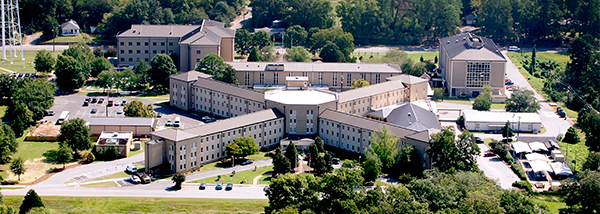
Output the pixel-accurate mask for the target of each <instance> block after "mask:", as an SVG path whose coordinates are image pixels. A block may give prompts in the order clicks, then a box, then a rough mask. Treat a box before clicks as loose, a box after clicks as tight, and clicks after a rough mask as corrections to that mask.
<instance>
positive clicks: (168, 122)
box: [165, 119, 173, 126]
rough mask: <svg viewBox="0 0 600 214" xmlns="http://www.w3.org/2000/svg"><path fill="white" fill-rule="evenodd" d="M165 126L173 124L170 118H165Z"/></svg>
mask: <svg viewBox="0 0 600 214" xmlns="http://www.w3.org/2000/svg"><path fill="white" fill-rule="evenodd" d="M165 126H173V121H172V120H171V119H169V120H167V123H166V124H165Z"/></svg>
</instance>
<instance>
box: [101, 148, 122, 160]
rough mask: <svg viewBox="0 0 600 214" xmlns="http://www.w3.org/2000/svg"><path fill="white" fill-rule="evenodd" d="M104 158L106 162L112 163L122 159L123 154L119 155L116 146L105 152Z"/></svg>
mask: <svg viewBox="0 0 600 214" xmlns="http://www.w3.org/2000/svg"><path fill="white" fill-rule="evenodd" d="M103 156H104V160H107V161H111V160H116V159H118V158H119V157H121V153H119V149H117V147H116V146H110V147H108V148H107V149H106V150H105V151H104V153H103Z"/></svg>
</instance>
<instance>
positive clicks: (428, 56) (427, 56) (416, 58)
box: [352, 51, 439, 62]
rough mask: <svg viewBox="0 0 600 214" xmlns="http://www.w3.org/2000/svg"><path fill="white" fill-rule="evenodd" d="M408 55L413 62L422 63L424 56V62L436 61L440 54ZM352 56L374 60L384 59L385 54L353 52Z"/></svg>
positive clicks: (419, 52)
mask: <svg viewBox="0 0 600 214" xmlns="http://www.w3.org/2000/svg"><path fill="white" fill-rule="evenodd" d="M406 53H407V54H408V58H409V59H411V60H412V61H413V62H419V61H421V56H423V59H424V60H428V59H431V60H434V58H435V57H436V56H438V55H439V53H438V52H424V51H412V52H406ZM352 56H355V57H356V58H359V57H361V56H362V57H363V58H369V57H371V56H373V58H382V57H383V56H385V52H353V53H352ZM438 57H439V56H438Z"/></svg>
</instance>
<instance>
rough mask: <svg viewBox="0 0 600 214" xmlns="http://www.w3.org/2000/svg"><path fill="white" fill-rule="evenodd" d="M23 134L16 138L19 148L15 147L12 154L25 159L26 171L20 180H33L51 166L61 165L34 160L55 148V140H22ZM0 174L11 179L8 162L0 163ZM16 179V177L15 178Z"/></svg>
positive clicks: (23, 138)
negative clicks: (15, 149)
mask: <svg viewBox="0 0 600 214" xmlns="http://www.w3.org/2000/svg"><path fill="white" fill-rule="evenodd" d="M24 140H25V135H23V136H22V137H20V138H17V142H18V143H19V148H17V153H15V154H14V156H13V157H20V158H23V160H25V161H27V162H26V163H25V167H26V168H27V171H26V172H25V174H24V175H21V181H24V182H28V181H33V180H35V178H36V177H39V176H41V175H43V174H45V173H46V171H47V170H48V169H49V168H51V167H62V165H58V164H51V163H44V162H43V161H40V160H36V159H38V158H42V157H43V156H42V154H44V152H46V151H48V150H51V149H57V148H58V143H57V142H38V141H24ZM0 169H1V170H0V176H2V177H3V178H4V179H8V180H10V179H12V178H9V177H12V176H13V175H12V173H10V174H9V171H10V170H9V169H10V163H8V164H4V165H0ZM15 180H16V179H15Z"/></svg>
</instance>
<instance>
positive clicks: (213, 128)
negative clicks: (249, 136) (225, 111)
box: [152, 108, 284, 141]
mask: <svg viewBox="0 0 600 214" xmlns="http://www.w3.org/2000/svg"><path fill="white" fill-rule="evenodd" d="M283 117H284V115H283V114H282V113H281V112H279V110H277V109H275V108H272V109H266V110H262V111H257V112H254V113H250V114H245V115H241V116H237V117H232V118H228V119H224V120H219V121H217V122H213V123H208V124H203V125H199V126H193V127H189V128H186V129H183V130H182V129H177V128H171V129H163V130H160V131H156V132H153V133H152V135H154V136H157V137H161V138H165V139H168V140H172V141H180V140H185V139H190V138H194V137H199V136H205V135H210V134H215V133H219V132H222V131H227V130H232V129H237V128H240V127H244V126H247V125H252V124H256V123H260V122H262V121H268V120H272V119H277V118H283Z"/></svg>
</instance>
